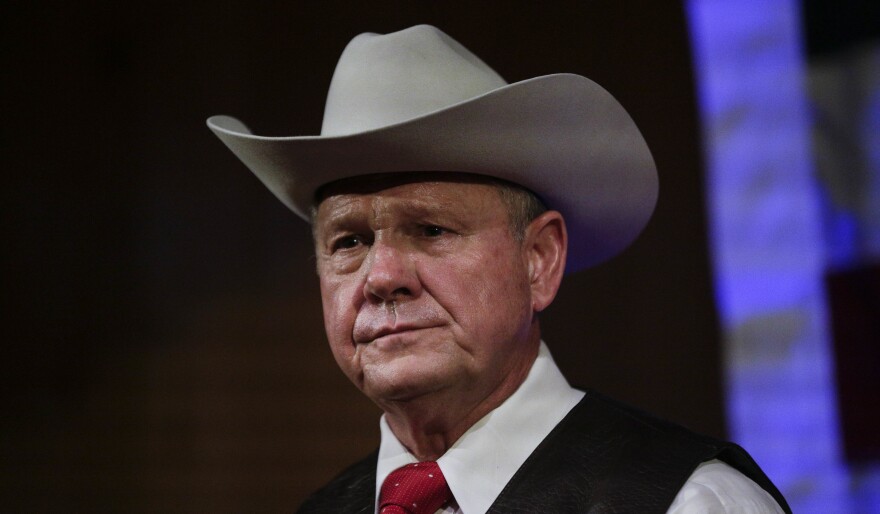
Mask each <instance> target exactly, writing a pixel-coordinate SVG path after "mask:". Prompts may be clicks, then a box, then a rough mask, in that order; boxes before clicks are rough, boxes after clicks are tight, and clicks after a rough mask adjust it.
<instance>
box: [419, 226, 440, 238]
mask: <svg viewBox="0 0 880 514" xmlns="http://www.w3.org/2000/svg"><path fill="white" fill-rule="evenodd" d="M423 231H424V234H425V235H426V236H428V237H439V236H442V235H443V234H444V233H445V232H446V230H445V229H444V228H443V227H438V226H437V225H428V226H426V227H425V228H424V229H423Z"/></svg>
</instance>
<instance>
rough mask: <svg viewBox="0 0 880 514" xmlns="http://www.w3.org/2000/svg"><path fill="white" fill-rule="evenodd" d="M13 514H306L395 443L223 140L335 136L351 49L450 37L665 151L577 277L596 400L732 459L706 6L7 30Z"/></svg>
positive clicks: (496, 5) (241, 9) (2, 443)
mask: <svg viewBox="0 0 880 514" xmlns="http://www.w3.org/2000/svg"><path fill="white" fill-rule="evenodd" d="M0 19H2V20H3V21H2V22H0V23H2V27H0V28H2V32H0V38H2V39H0V48H2V50H0V52H2V54H0V56H2V68H0V69H2V70H3V71H2V73H3V77H4V78H3V81H2V84H3V94H2V100H0V101H2V115H3V119H2V125H0V126H2V128H0V152H2V153H0V155H2V164H3V173H4V178H5V180H4V185H3V187H2V188H0V191H2V227H3V241H4V242H3V247H2V248H3V250H2V259H3V260H2V270H3V271H2V273H3V274H2V277H3V278H2V302H3V303H2V316H3V318H2V331H3V332H2V334H3V341H4V349H3V354H2V359H0V373H2V374H0V386H2V393H3V396H2V400H3V415H2V421H0V431H2V432H0V494H2V496H0V505H2V506H3V507H4V509H6V508H9V509H11V510H17V511H31V512H33V511H53V512H63V511H93V510H99V511H107V510H112V511H212V512H242V511H276V510H285V511H290V510H292V509H294V508H295V506H296V505H297V504H298V503H299V502H300V501H301V500H302V499H303V498H304V496H305V495H306V494H307V493H308V492H309V491H311V490H313V489H314V488H315V487H317V486H318V485H320V484H321V483H323V482H325V481H326V480H327V479H328V478H329V477H331V476H332V475H333V474H335V472H337V471H338V470H339V469H341V468H342V467H343V466H344V465H345V464H347V463H350V462H352V461H353V460H354V459H355V458H357V457H359V456H361V455H363V454H365V453H367V452H368V451H370V450H371V449H372V448H374V447H375V445H376V444H377V441H378V427H377V415H378V411H377V409H376V408H375V407H374V406H372V405H371V404H370V403H369V402H368V401H367V400H366V399H364V398H363V397H361V395H360V394H359V393H358V391H357V390H356V389H355V388H354V387H353V386H351V385H350V384H349V383H348V382H347V381H346V379H345V378H344V377H343V376H342V374H341V373H340V372H339V371H338V370H337V369H336V367H335V364H334V363H333V361H332V358H331V356H330V352H329V351H328V350H327V348H326V347H325V345H326V343H325V341H324V336H323V328H322V321H321V311H320V305H319V297H318V291H317V278H316V276H315V273H314V271H313V268H314V262H313V260H312V258H311V252H312V249H311V247H310V238H309V232H308V228H307V226H306V225H305V224H304V223H303V222H301V221H300V220H299V219H298V218H296V217H295V216H294V215H292V214H291V213H290V212H288V211H286V209H285V208H284V207H283V206H282V204H281V203H280V202H278V201H277V200H276V199H275V198H274V197H273V196H272V195H271V194H270V193H269V192H268V191H267V190H265V189H264V187H263V186H262V185H261V184H260V183H259V182H258V181H257V179H256V178H255V177H253V176H252V175H251V174H250V173H249V172H248V171H247V170H246V169H245V168H244V166H243V165H241V164H240V163H239V162H238V161H237V160H236V159H235V157H234V156H233V155H232V154H231V153H230V152H229V151H228V150H226V148H225V147H224V146H223V145H222V144H221V143H220V142H219V141H218V140H216V139H215V138H214V136H213V135H212V134H211V133H210V132H209V131H208V129H207V128H206V127H205V124H204V120H205V118H207V117H208V116H210V115H213V114H220V113H223V114H230V115H234V116H237V117H240V118H241V119H243V120H244V121H245V122H247V123H248V124H249V125H250V126H251V128H252V129H254V131H255V132H256V133H258V134H263V135H311V134H317V133H318V131H319V129H320V121H321V113H322V109H323V102H324V98H325V94H326V88H327V86H328V84H329V81H330V77H331V75H332V72H333V69H334V67H335V64H336V60H337V58H338V56H339V54H340V53H341V51H342V49H343V48H344V46H345V45H346V44H347V42H348V41H349V40H350V39H351V38H352V37H353V36H355V35H356V34H358V33H360V32H364V31H372V32H379V33H387V32H392V31H395V30H399V29H402V28H406V27H408V26H411V25H414V24H417V23H431V24H434V25H437V26H439V27H440V28H442V29H443V30H444V31H446V32H447V33H448V34H450V35H451V36H452V37H453V38H455V39H457V40H459V41H460V42H461V43H463V44H464V45H465V46H467V47H468V48H470V49H471V50H472V51H474V53H476V54H477V55H479V56H480V57H482V58H483V59H484V60H485V61H486V62H487V63H489V64H490V65H491V66H493V67H494V68H495V69H496V70H497V71H498V72H499V73H500V74H501V75H502V76H504V77H505V78H506V79H507V80H508V81H509V82H515V81H518V80H522V79H526V78H530V77H534V76H538V75H543V74H548V73H554V72H574V73H580V74H583V75H586V76H588V77H590V78H592V79H594V80H596V81H597V82H599V83H600V84H602V85H603V86H604V87H606V88H607V89H608V90H610V91H611V92H612V93H613V94H614V95H615V96H616V97H617V98H618V99H619V100H620V101H621V103H623V105H624V106H626V108H627V109H628V111H629V112H630V114H631V115H632V116H633V118H634V119H635V120H636V122H637V123H638V124H639V126H640V127H641V128H642V131H643V133H644V135H645V137H646V139H647V140H648V143H649V145H650V147H651V148H652V151H653V153H654V157H655V160H656V162H657V165H658V168H659V173H660V182H661V194H660V201H659V205H658V207H657V212H656V215H655V217H654V219H653V220H652V222H651V223H650V225H649V226H648V228H647V229H646V231H645V233H644V234H643V236H642V237H641V238H640V239H639V241H638V242H637V243H636V244H635V245H634V246H633V247H632V248H630V249H629V250H628V251H627V252H625V253H624V254H623V255H622V256H621V257H619V258H618V259H616V260H614V261H612V262H611V263H608V264H606V265H603V266H600V267H598V268H596V269H594V270H590V271H586V272H582V273H579V274H576V275H574V276H570V277H567V278H566V280H565V283H564V285H563V289H562V291H561V293H560V295H559V297H558V299H557V301H556V303H555V304H554V305H553V306H552V307H551V308H550V310H549V311H548V312H546V314H545V315H544V319H543V326H544V338H545V340H546V341H548V343H549V345H550V347H551V349H552V351H553V353H554V356H555V357H556V359H557V361H558V362H559V364H560V366H561V367H562V368H563V370H564V371H565V372H566V374H567V375H568V377H569V379H570V380H571V381H572V382H573V383H575V384H577V385H580V386H582V387H593V388H597V389H600V390H602V391H604V392H606V393H609V394H611V395H613V396H616V397H618V398H620V399H623V400H627V401H630V402H632V403H635V404H636V405H639V406H641V407H643V408H645V409H647V410H651V411H654V412H656V413H659V414H661V415H663V416H666V417H669V418H671V419H674V420H676V421H678V422H681V423H684V424H686V425H689V426H691V427H693V428H695V429H697V430H700V431H704V432H709V433H711V434H715V435H723V432H724V428H723V427H724V420H723V398H722V388H721V380H722V377H721V365H720V362H721V357H720V350H719V335H718V329H717V326H716V325H717V322H716V315H715V310H714V305H713V301H714V300H713V296H712V290H711V277H710V274H709V267H708V257H707V249H706V248H707V243H706V236H705V233H706V230H705V219H704V210H703V205H702V187H703V186H702V182H701V181H702V177H701V171H700V168H701V163H700V159H701V156H700V150H699V148H700V145H699V140H698V129H697V124H696V119H697V115H696V106H695V101H694V92H693V83H692V76H691V70H690V53H689V52H690V50H689V47H688V41H687V31H686V25H685V18H684V12H683V9H682V6H681V5H680V4H679V2H655V1H647V0H645V1H627V2H618V1H612V0H603V1H580V2H570V3H567V2H556V3H552V4H547V3H543V4H542V3H538V2H509V1H508V2H481V3H479V4H478V5H472V4H470V3H465V2H437V3H428V2H424V3H422V2H411V1H410V2H373V3H369V4H366V5H360V4H350V3H348V2H339V1H334V2H322V3H320V4H319V3H318V2H290V1H285V2H281V1H274V2H244V1H225V2H223V1H212V2H208V1H194V2H143V3H131V4H129V3H117V2H109V1H105V2H83V3H60V2H59V3H57V4H52V3H47V2H30V3H25V2H21V3H18V4H17V5H16V6H14V7H10V6H7V7H4V8H3V12H2V14H0Z"/></svg>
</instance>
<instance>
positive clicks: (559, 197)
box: [207, 25, 658, 272]
mask: <svg viewBox="0 0 880 514" xmlns="http://www.w3.org/2000/svg"><path fill="white" fill-rule="evenodd" d="M207 124H208V127H209V128H210V129H211V130H212V131H213V132H214V134H215V135H216V136H217V137H218V138H220V140H221V141H223V143H224V144H225V145H226V146H227V147H228V148H229V149H230V150H232V152H233V153H234V154H235V155H236V156H237V157H238V158H239V159H241V161H242V162H243V163H244V164H245V165H246V166H247V167H248V168H249V169H250V170H251V171H252V172H253V173H254V175H256V176H257V177H258V178H259V179H260V180H261V181H262V182H263V184H265V185H266V187H267V188H268V189H269V190H270V191H271V192H272V193H273V194H275V196H276V197H278V199H279V200H281V202H283V203H284V204H285V205H286V206H287V207H289V208H290V209H291V210H292V211H293V212H294V213H296V214H297V215H298V216H300V217H302V218H303V219H305V220H307V221H308V220H309V212H311V208H312V207H313V205H314V203H315V200H316V192H317V191H318V190H319V189H320V188H321V187H322V186H324V185H326V184H329V183H331V182H335V181H337V180H342V179H346V178H350V177H355V176H361V175H371V174H384V173H411V172H424V171H440V172H459V173H471V174H479V175H486V176H490V177H494V178H500V179H503V180H507V181H509V182H513V183H516V184H519V185H521V186H523V187H525V188H527V189H529V190H531V191H533V192H535V193H536V194H537V195H538V196H539V197H540V198H541V199H542V200H545V202H546V204H547V206H548V207H549V208H551V209H555V210H558V211H560V212H561V213H562V214H563V216H564V217H565V220H566V224H567V226H568V228H569V234H570V236H571V237H570V238H569V240H568V259H567V263H566V272H573V271H577V270H580V269H583V268H586V267H589V266H595V265H597V264H599V263H601V262H603V261H605V260H607V259H609V258H611V257H613V256H614V255H616V254H618V253H620V252H621V251H622V250H623V249H625V248H626V247H627V246H629V245H630V243H632V241H633V240H635V239H636V237H637V236H638V234H639V233H640V232H641V231H642V230H643V229H644V227H645V225H646V224H647V222H648V220H649V219H650V217H651V214H652V212H653V210H654V207H655V205H656V201H657V193H658V181H657V170H656V167H655V165H654V160H653V157H652V156H651V152H650V150H649V149H648V146H647V143H646V142H645V140H644V137H642V135H641V133H640V132H639V129H638V127H637V126H636V125H635V122H634V121H633V120H632V118H631V117H630V116H629V114H628V113H627V112H626V110H625V109H624V108H623V106H621V105H620V103H619V102H618V101H617V100H616V99H615V98H614V97H613V96H612V95H611V94H610V93H609V92H608V91H606V90H605V89H603V88H602V87H601V86H599V85H598V84H596V83H595V82H593V81H591V80H590V79H588V78H586V77H583V76H580V75H575V74H553V75H544V76H540V77H534V78H531V79H527V80H522V81H519V82H516V83H513V84H507V83H506V82H505V81H504V79H502V78H501V77H500V76H499V75H498V74H497V73H496V72H495V71H493V70H492V69H491V68H490V67H489V66H487V65H486V64H485V63H484V62H483V61H482V60H480V59H479V58H478V57H477V56H476V55H474V54H473V53H471V52H470V51H469V50H467V49H466V48H465V47H464V46H462V45H461V44H459V43H458V42H456V41H455V40H453V39H452V38H450V37H449V36H447V35H446V34H445V33H443V32H442V31H440V30H439V29H437V28H435V27H431V26H427V25H419V26H416V27H411V28H409V29H405V30H402V31H399V32H394V33H391V34H385V35H377V34H371V33H366V34H361V35H359V36H357V37H355V38H354V39H353V40H352V41H351V42H350V43H349V45H348V46H347V47H346V49H345V50H344V51H343V54H342V56H341V57H340V59H339V62H338V64H337V67H336V71H335V73H334V75H333V79H332V81H331V86H330V88H329V91H328V95H327V101H326V105H325V112H324V122H323V126H322V129H321V133H320V135H307V136H285V137H267V136H259V135H255V134H253V133H251V131H250V130H248V128H247V127H246V126H245V124H244V123H242V122H240V121H238V120H237V119H235V118H232V117H230V116H222V115H221V116H213V117H211V118H209V119H208V120H207Z"/></svg>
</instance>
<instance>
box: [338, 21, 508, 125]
mask: <svg viewBox="0 0 880 514" xmlns="http://www.w3.org/2000/svg"><path fill="white" fill-rule="evenodd" d="M506 85H507V82H506V81H505V80H504V79H503V78H501V76H500V75H498V73H496V72H495V71H494V70H493V69H492V68H490V67H489V66H488V65H486V63H484V62H483V61H482V60H481V59H480V58H479V57H477V56H476V55H474V54H473V53H472V52H471V51H469V50H468V49H467V48H465V47H464V46H462V45H461V44H460V43H458V42H457V41H455V40H454V39H452V38H451V37H449V36H448V35H446V34H445V33H444V32H442V31H441V30H439V29H437V28H436V27H432V26H430V25H417V26H415V27H410V28H408V29H405V30H401V31H399V32H394V33H391V34H386V35H378V34H373V33H364V34H361V35H359V36H357V37H355V38H354V39H352V41H351V42H350V43H349V44H348V46H347V47H346V48H345V50H344V51H343V52H342V56H341V57H340V58H339V63H338V64H337V66H336V71H335V72H334V74H333V79H332V81H331V82H330V89H329V91H328V93H327V103H326V105H325V108H324V122H323V125H322V127H321V135H322V136H344V135H349V134H355V133H358V132H365V131H369V130H373V129H377V128H381V127H386V126H389V125H394V124H397V123H401V122H404V121H407V120H411V119H414V118H417V117H419V116H423V115H425V114H429V113H431V112H434V111H438V110H441V109H445V108H448V107H449V106H451V105H455V104H457V103H460V102H464V101H467V100H470V99H472V98H474V97H476V96H479V95H481V94H483V93H486V92H489V91H492V90H495V89H498V88H500V87H503V86H506Z"/></svg>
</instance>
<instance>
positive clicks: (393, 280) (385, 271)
mask: <svg viewBox="0 0 880 514" xmlns="http://www.w3.org/2000/svg"><path fill="white" fill-rule="evenodd" d="M370 254H371V255H370V256H369V257H368V259H369V262H368V268H367V278H366V280H365V283H364V297H366V299H367V300H368V301H373V302H388V301H399V300H402V299H405V298H408V297H415V296H417V295H418V294H419V293H420V292H421V283H420V282H419V278H418V274H417V273H416V268H415V263H414V262H413V260H412V256H411V255H409V254H408V253H407V252H405V251H403V250H402V249H400V248H397V247H396V246H393V245H389V244H386V243H383V242H379V241H376V242H374V243H373V246H372V248H370Z"/></svg>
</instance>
